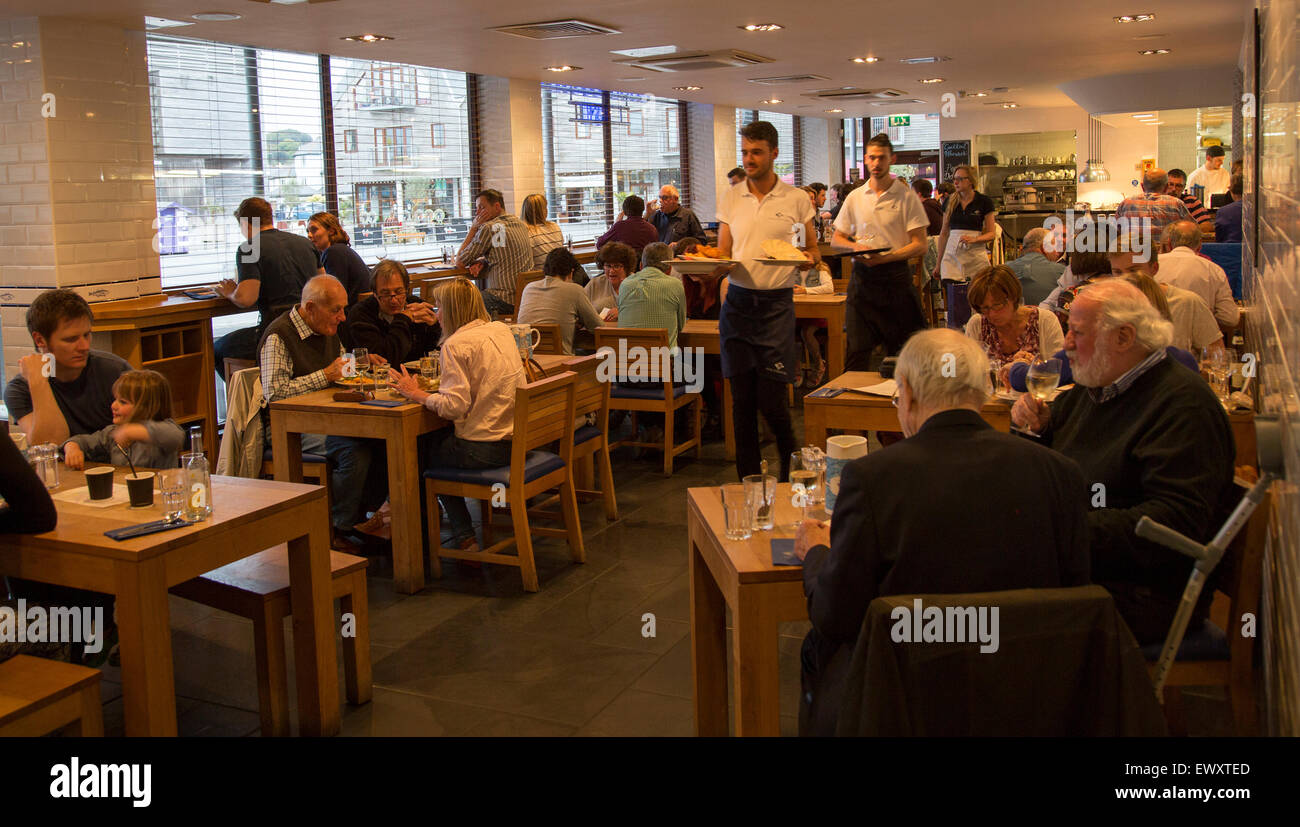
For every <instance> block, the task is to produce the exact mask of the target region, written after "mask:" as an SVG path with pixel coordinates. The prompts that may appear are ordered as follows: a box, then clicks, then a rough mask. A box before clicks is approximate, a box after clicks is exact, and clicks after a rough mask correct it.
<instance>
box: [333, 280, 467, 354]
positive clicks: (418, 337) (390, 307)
mask: <svg viewBox="0 0 1300 827" xmlns="http://www.w3.org/2000/svg"><path fill="white" fill-rule="evenodd" d="M370 290H371V292H372V293H373V294H374V295H371V296H368V297H366V298H364V299H362V300H361V301H359V302H357V303H356V304H354V305H353V306H352V309H351V310H349V311H348V318H347V322H346V323H344V324H343V325H341V326H340V327H339V338H340V339H342V340H343V345H344V347H347V348H349V349H350V348H357V347H363V348H365V349H366V350H367V351H369V352H370V354H371V355H372V356H373V355H376V354H377V355H379V356H382V357H383V358H384V359H385V360H386V361H387V362H389V363H390V364H393V365H398V364H401V363H402V362H410V361H414V360H417V359H419V358H420V357H421V356H423V355H425V354H426V353H428V352H429V351H431V350H437V349H438V340H439V338H440V337H441V334H442V330H441V328H439V326H438V314H437V312H436V311H435V310H434V308H433V305H431V304H428V303H427V302H422V301H420V300H419V299H417V298H416V297H415V295H414V294H412V293H411V276H410V274H408V273H407V272H406V267H405V266H404V265H403V264H402V263H401V262H400V261H392V260H391V259H384V260H383V261H381V262H379V264H377V265H375V270H374V273H373V274H372V275H371V276H370Z"/></svg>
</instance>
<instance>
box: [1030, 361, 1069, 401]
mask: <svg viewBox="0 0 1300 827" xmlns="http://www.w3.org/2000/svg"><path fill="white" fill-rule="evenodd" d="M1060 381H1061V360H1060V359H1042V358H1039V359H1038V360H1037V361H1036V362H1034V363H1033V364H1031V365H1030V366H1029V373H1028V375H1027V376H1026V377H1025V384H1026V385H1027V386H1028V387H1029V394H1030V395H1031V396H1033V397H1034V398H1035V399H1037V400H1038V401H1040V402H1046V401H1047V400H1048V399H1050V398H1051V396H1052V391H1054V390H1056V386H1057V385H1058V384H1059V383H1060Z"/></svg>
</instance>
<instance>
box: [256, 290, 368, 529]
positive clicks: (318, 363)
mask: <svg viewBox="0 0 1300 827" xmlns="http://www.w3.org/2000/svg"><path fill="white" fill-rule="evenodd" d="M347 299H348V296H347V292H346V291H345V290H344V289H343V285H342V284H340V283H339V280H338V279H336V278H334V277H333V276H316V277H315V278H313V279H312V280H311V281H309V282H307V284H306V285H305V286H304V287H303V289H302V301H301V302H300V303H299V304H298V305H296V306H295V307H293V308H290V309H289V310H287V311H286V312H285V313H284V314H282V315H281V316H280V317H279V318H277V319H276V320H275V321H273V322H271V324H270V325H269V326H268V327H267V328H266V332H265V333H264V334H263V335H262V341H261V344H260V346H259V348H258V352H259V359H258V366H259V367H260V368H261V373H262V393H263V395H264V396H265V398H266V403H267V405H268V407H267V408H266V409H264V411H263V415H264V416H265V417H266V419H267V420H268V421H269V419H270V408H269V406H270V404H271V403H272V402H275V401H276V400H279V399H289V398H291V397H294V396H300V395H302V394H304V393H311V392H312V391H319V390H324V389H326V388H328V387H330V385H332V384H333V383H334V382H337V381H338V380H339V379H341V378H343V366H344V361H345V360H344V357H343V343H342V342H341V341H339V337H338V327H339V324H340V323H341V322H342V321H343V308H344V307H345V306H346V305H347ZM370 359H371V364H372V365H375V364H384V363H386V360H385V359H384V358H383V357H382V356H379V357H376V356H375V355H373V354H372V355H371V357H370ZM265 431H266V441H267V444H268V445H270V442H271V428H270V427H269V425H268V427H267V428H266V429H265ZM302 450H303V453H311V454H324V455H325V456H326V457H327V458H328V459H329V460H330V462H331V463H332V465H333V471H332V473H331V474H330V492H331V497H332V502H331V504H330V522H331V524H332V525H333V528H334V539H333V541H332V545H333V547H334V548H335V549H338V550H341V551H353V550H355V548H356V545H357V544H356V543H354V542H353V539H352V538H353V537H354V536H355V535H354V532H353V527H354V526H355V525H356V524H357V523H360V522H362V521H363V520H364V519H365V518H366V515H365V513H364V512H365V511H366V510H373V509H375V508H378V507H379V505H380V504H382V503H383V501H384V498H385V495H386V494H385V492H386V491H387V488H388V484H387V467H386V454H385V449H384V443H383V442H381V441H378V440H370V439H359V438H354V437H344V436H332V435H331V436H324V435H322V434H303V435H302Z"/></svg>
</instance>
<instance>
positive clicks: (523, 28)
mask: <svg viewBox="0 0 1300 827" xmlns="http://www.w3.org/2000/svg"><path fill="white" fill-rule="evenodd" d="M488 31H490V32H501V33H502V34H509V35H514V36H515V37H527V38H529V39H530V40H556V39H559V38H562V37H588V36H590V35H598V34H622V32H621V31H619V30H618V29H611V28H609V27H608V26H601V25H599V24H597V23H589V22H587V21H586V20H551V21H549V22H547V23H522V24H519V25H516V26H493V27H492V28H490V29H488Z"/></svg>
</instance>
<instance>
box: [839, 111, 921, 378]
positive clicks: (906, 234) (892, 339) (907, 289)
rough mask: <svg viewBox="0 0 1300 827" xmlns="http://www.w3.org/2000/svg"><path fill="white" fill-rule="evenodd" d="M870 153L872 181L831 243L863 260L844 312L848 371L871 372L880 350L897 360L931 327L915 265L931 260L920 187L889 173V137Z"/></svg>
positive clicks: (877, 140)
mask: <svg viewBox="0 0 1300 827" xmlns="http://www.w3.org/2000/svg"><path fill="white" fill-rule="evenodd" d="M866 152H867V157H866V166H867V174H868V175H869V176H870V177H869V178H868V179H867V183H866V185H865V186H861V187H858V188H857V189H855V190H854V191H853V192H851V193H849V195H848V197H847V198H845V199H844V206H843V207H841V208H840V214H839V215H838V216H836V218H835V236H834V238H833V239H832V241H831V246H832V247H834V248H835V249H837V250H854V251H857V252H858V253H860V255H858V256H855V257H854V260H853V278H852V279H851V280H850V281H849V296H848V302H847V304H846V306H845V313H844V328H845V334H846V338H847V339H848V343H847V348H848V354H847V356H846V357H845V360H844V370H845V371H851V370H871V366H870V364H869V363H870V360H871V352H872V351H873V350H874V349H875V347H876V345H879V344H883V345H884V346H885V351H886V354H885V355H887V356H892V355H894V354H896V353H898V351H899V350H901V349H902V347H903V343H904V342H906V341H907V337H908V336H911V335H912V334H913V333H915V332H916V331H918V330H921V329H922V328H924V327H926V322H925V315H924V312H923V311H922V310H921V300H920V297H919V296H917V295H916V289H915V288H914V287H913V286H912V273H911V270H910V269H909V268H908V265H907V262H908V260H909V259H913V258H919V257H921V256H924V255H925V233H926V229H927V228H928V227H929V226H930V220H929V218H927V217H926V214H925V207H924V206H922V204H921V199H920V198H918V197H917V195H916V193H915V192H913V191H912V188H911V187H909V186H907V185H906V184H904V183H903V182H902V181H900V180H899V179H897V178H895V177H894V176H892V175H890V174H889V167H890V165H891V164H892V163H893V162H894V145H893V144H892V143H890V141H889V137H888V136H887V135H885V134H883V133H882V134H880V135H877V136H875V137H874V138H872V139H871V140H870V141H868V142H867V147H866ZM868 250H878V251H882V252H875V253H868V252H866V251H868Z"/></svg>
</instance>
